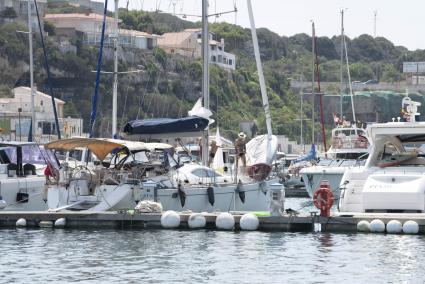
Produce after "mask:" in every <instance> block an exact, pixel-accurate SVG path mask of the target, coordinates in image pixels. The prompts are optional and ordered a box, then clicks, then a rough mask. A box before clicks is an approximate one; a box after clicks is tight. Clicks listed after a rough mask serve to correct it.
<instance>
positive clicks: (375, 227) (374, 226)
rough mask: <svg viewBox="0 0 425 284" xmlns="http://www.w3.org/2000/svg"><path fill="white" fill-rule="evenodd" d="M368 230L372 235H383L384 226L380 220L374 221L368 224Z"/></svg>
mask: <svg viewBox="0 0 425 284" xmlns="http://www.w3.org/2000/svg"><path fill="white" fill-rule="evenodd" d="M369 229H370V231H371V232H374V233H383V232H385V224H384V222H382V220H379V219H375V220H372V222H370V225H369Z"/></svg>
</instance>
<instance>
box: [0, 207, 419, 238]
mask: <svg viewBox="0 0 425 284" xmlns="http://www.w3.org/2000/svg"><path fill="white" fill-rule="evenodd" d="M190 214H191V213H181V214H179V215H180V220H181V223H180V226H179V228H182V229H187V228H188V225H187V220H188V218H189V216H190ZM218 214H219V213H208V214H205V215H204V216H205V218H206V221H207V222H206V227H205V228H206V229H215V228H216V226H215V220H216V218H217V216H218ZM241 217H242V213H239V212H236V213H234V218H235V229H236V230H239V229H240V227H239V221H240V218H241ZM21 218H24V219H25V220H26V223H27V227H39V226H41V224H42V225H43V227H46V225H47V226H49V224H51V227H54V222H55V221H56V220H58V219H59V218H65V219H66V225H65V228H93V229H98V228H116V229H149V228H161V213H137V212H134V210H131V211H128V212H82V211H67V212H44V211H43V212H40V211H38V212H29V211H28V212H22V211H21V212H12V211H8V212H6V211H5V212H0V228H5V227H14V226H15V225H16V221H17V220H19V219H21ZM258 219H259V227H258V230H261V231H283V232H286V231H290V232H312V231H315V230H316V231H317V230H318V228H320V231H322V232H356V231H357V223H358V222H359V221H361V220H365V221H369V222H370V221H372V220H374V219H380V220H382V221H383V222H384V223H388V222H389V221H390V220H398V221H400V222H401V223H404V222H405V221H408V220H413V221H415V222H416V223H417V224H418V225H419V234H425V214H419V213H418V214H407V213H403V214H400V213H355V214H353V215H351V214H350V215H349V214H346V215H341V216H337V215H334V216H331V217H320V216H319V215H317V214H316V213H315V212H313V213H311V214H305V213H303V214H298V215H284V216H279V217H274V216H260V217H258Z"/></svg>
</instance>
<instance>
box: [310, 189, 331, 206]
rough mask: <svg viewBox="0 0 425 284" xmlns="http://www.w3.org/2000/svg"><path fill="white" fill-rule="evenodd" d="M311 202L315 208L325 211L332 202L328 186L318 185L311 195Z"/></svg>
mask: <svg viewBox="0 0 425 284" xmlns="http://www.w3.org/2000/svg"><path fill="white" fill-rule="evenodd" d="M313 203H314V206H316V208H317V209H320V210H321V211H327V210H329V209H331V207H332V205H333V203H334V195H333V193H332V191H331V190H330V188H328V186H322V185H321V186H320V188H319V189H318V190H316V192H315V193H314V195H313Z"/></svg>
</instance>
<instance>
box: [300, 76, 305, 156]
mask: <svg viewBox="0 0 425 284" xmlns="http://www.w3.org/2000/svg"><path fill="white" fill-rule="evenodd" d="M300 80H301V87H300V123H301V125H300V127H301V128H300V129H301V139H300V144H301V145H302V148H303V152H304V136H303V128H304V123H303V99H304V98H303V96H304V93H303V92H304V89H303V84H304V75H303V72H301V76H300Z"/></svg>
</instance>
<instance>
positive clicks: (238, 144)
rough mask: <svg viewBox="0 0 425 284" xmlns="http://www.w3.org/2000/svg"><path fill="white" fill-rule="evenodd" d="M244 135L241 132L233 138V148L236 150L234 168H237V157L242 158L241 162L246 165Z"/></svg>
mask: <svg viewBox="0 0 425 284" xmlns="http://www.w3.org/2000/svg"><path fill="white" fill-rule="evenodd" d="M245 138H246V135H245V133H243V132H240V133H239V134H238V138H237V139H236V140H235V150H236V168H238V164H239V159H241V160H242V164H243V166H244V167H246V156H245V154H246V146H245Z"/></svg>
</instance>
